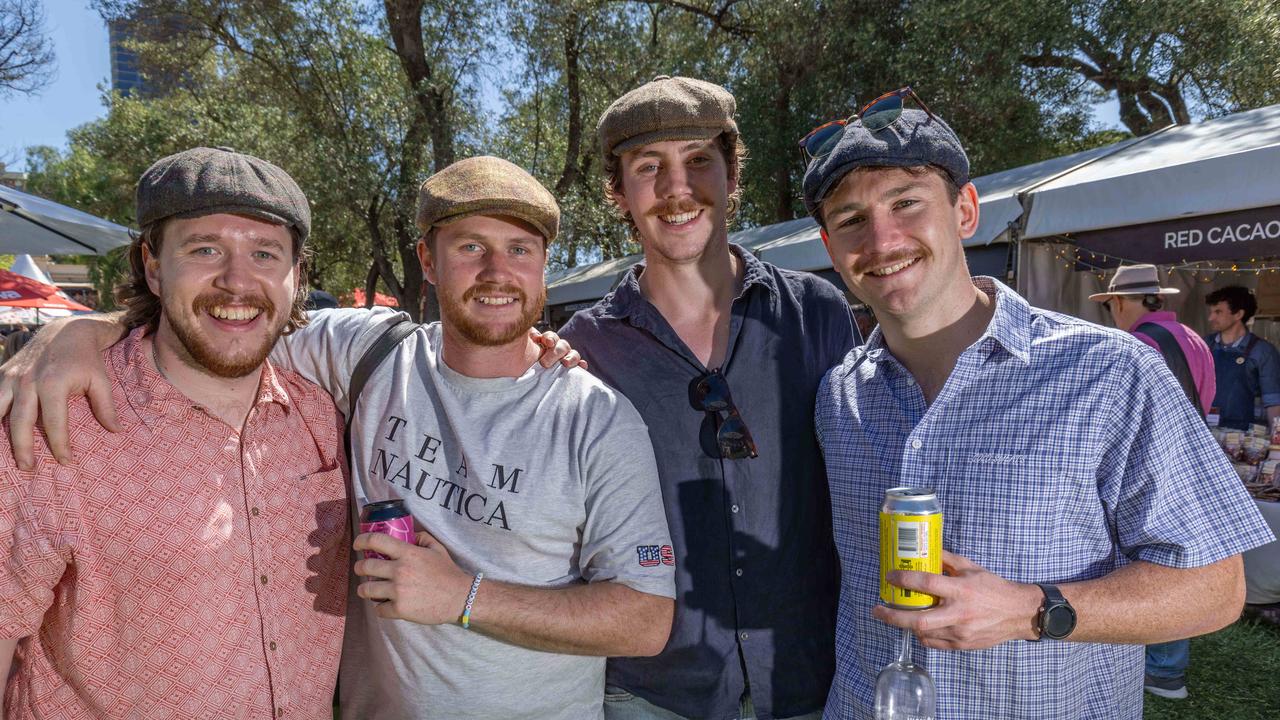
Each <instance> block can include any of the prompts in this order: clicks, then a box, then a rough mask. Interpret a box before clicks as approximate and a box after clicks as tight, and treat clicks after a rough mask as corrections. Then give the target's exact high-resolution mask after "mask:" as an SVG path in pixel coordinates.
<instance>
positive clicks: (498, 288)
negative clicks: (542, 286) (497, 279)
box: [462, 283, 528, 305]
mask: <svg viewBox="0 0 1280 720" xmlns="http://www.w3.org/2000/svg"><path fill="white" fill-rule="evenodd" d="M477 295H511V296H513V297H515V299H516V300H519V301H520V304H521V305H524V304H525V302H526V301H527V300H528V297H527V296H526V295H525V294H524V291H523V290H521V289H520V288H518V287H516V286H515V285H498V284H493V283H488V284H482V285H472V286H471V287H469V288H467V291H466V292H464V293H462V302H470V301H471V300H474V299H475V297H476V296H477Z"/></svg>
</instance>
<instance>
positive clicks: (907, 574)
mask: <svg viewBox="0 0 1280 720" xmlns="http://www.w3.org/2000/svg"><path fill="white" fill-rule="evenodd" d="M885 578H886V579H887V580H888V581H889V583H890V584H891V585H895V586H897V587H900V588H905V589H907V590H915V591H916V592H922V593H927V594H929V595H933V596H934V597H937V598H944V597H949V596H951V595H952V594H954V591H955V587H956V580H955V578H953V577H949V576H947V575H938V574H936V573H927V572H920V571H918V570H892V571H890V572H889V574H888V575H887V576H885Z"/></svg>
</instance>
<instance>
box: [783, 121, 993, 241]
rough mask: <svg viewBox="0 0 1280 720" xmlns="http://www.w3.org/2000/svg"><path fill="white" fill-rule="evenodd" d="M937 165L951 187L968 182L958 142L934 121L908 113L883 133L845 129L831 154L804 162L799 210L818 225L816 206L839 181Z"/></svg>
mask: <svg viewBox="0 0 1280 720" xmlns="http://www.w3.org/2000/svg"><path fill="white" fill-rule="evenodd" d="M877 165H888V166H891V167H911V166H918V165H937V166H938V167H940V168H942V169H943V170H945V171H946V173H947V174H948V175H950V176H951V179H952V180H954V181H955V183H956V185H958V186H960V187H963V186H964V185H965V184H967V183H968V182H969V157H968V156H967V155H965V153H964V148H963V147H962V146H961V145H960V138H958V137H956V134H955V133H954V132H952V130H951V128H950V127H948V125H947V124H946V123H945V122H943V120H942V118H940V117H938V116H937V115H934V116H932V117H931V116H930V115H929V114H928V113H926V112H925V111H923V110H917V109H915V108H908V109H906V110H903V111H902V115H901V116H899V117H898V119H897V120H895V121H893V122H892V123H891V124H889V125H888V126H887V127H884V128H882V129H880V130H877V131H875V132H872V131H870V130H868V129H866V128H865V127H863V126H862V123H860V122H856V121H855V122H851V123H849V125H848V126H847V127H846V128H845V131H844V135H843V136H842V137H841V138H840V142H838V143H836V146H835V147H834V148H832V150H831V152H829V153H827V154H826V155H823V156H822V157H819V158H814V159H813V160H811V161H809V167H808V169H806V170H805V173H804V186H803V193H804V206H805V209H807V210H808V211H809V214H810V215H812V216H813V217H814V218H816V219H818V220H819V221H821V218H820V217H819V215H818V206H820V205H821V204H822V201H823V200H824V199H826V197H827V195H828V194H829V193H830V192H831V191H832V190H833V189H835V187H836V186H837V185H839V184H840V181H841V180H843V179H844V176H845V175H848V174H849V173H850V172H852V171H853V170H856V169H857V168H860V167H867V166H877Z"/></svg>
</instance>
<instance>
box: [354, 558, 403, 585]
mask: <svg viewBox="0 0 1280 720" xmlns="http://www.w3.org/2000/svg"><path fill="white" fill-rule="evenodd" d="M395 569H396V566H395V563H393V562H391V561H390V560H383V559H381V558H364V559H363V560H360V561H358V562H356V564H355V568H354V570H355V572H356V575H359V576H360V577H367V578H379V579H381V580H390V579H391V578H393V577H394V576H395Z"/></svg>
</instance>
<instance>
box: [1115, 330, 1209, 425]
mask: <svg viewBox="0 0 1280 720" xmlns="http://www.w3.org/2000/svg"><path fill="white" fill-rule="evenodd" d="M1133 331H1134V332H1140V333H1142V334H1143V335H1146V336H1147V337H1149V338H1151V339H1152V340H1155V341H1156V344H1157V345H1159V346H1160V354H1161V355H1163V356H1164V361H1165V364H1167V365H1168V366H1169V370H1171V371H1172V372H1173V376H1174V377H1175V378H1177V380H1178V384H1179V385H1181V386H1182V392H1183V393H1185V394H1186V396H1187V399H1188V400H1190V401H1191V405H1192V407H1194V408H1195V409H1196V413H1197V414H1198V415H1199V416H1200V417H1201V418H1203V417H1204V409H1203V408H1201V407H1200V398H1199V393H1198V392H1197V391H1196V381H1195V378H1193V377H1191V366H1190V365H1188V364H1187V356H1186V353H1184V352H1182V347H1181V346H1179V345H1178V339H1177V338H1175V337H1174V336H1173V333H1171V332H1169V329H1168V328H1166V327H1164V326H1162V325H1157V324H1156V323H1150V322H1147V323H1142V324H1141V325H1139V326H1138V327H1136V328H1134V329H1133Z"/></svg>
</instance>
